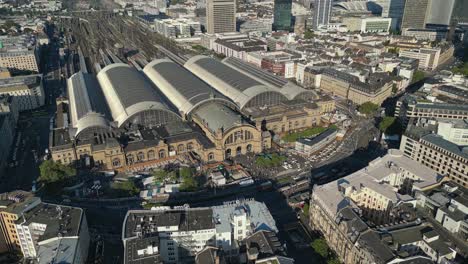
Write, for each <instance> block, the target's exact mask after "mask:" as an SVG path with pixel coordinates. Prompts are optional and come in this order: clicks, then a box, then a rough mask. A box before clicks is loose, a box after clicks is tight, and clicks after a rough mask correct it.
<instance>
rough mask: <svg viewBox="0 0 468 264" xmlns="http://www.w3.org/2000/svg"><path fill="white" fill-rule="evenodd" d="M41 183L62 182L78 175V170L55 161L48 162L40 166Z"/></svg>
mask: <svg viewBox="0 0 468 264" xmlns="http://www.w3.org/2000/svg"><path fill="white" fill-rule="evenodd" d="M39 171H40V174H41V175H40V176H39V181H41V182H46V183H52V182H58V181H62V180H64V179H67V178H70V177H72V176H74V175H76V170H75V169H74V168H72V167H70V166H67V165H63V164H61V163H58V162H54V161H53V160H46V161H44V162H42V164H41V165H40V166H39Z"/></svg>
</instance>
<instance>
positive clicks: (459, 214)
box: [415, 182, 468, 240]
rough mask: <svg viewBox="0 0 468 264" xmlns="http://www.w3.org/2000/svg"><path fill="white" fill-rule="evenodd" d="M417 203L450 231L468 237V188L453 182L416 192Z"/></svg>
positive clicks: (464, 237) (463, 237)
mask: <svg viewBox="0 0 468 264" xmlns="http://www.w3.org/2000/svg"><path fill="white" fill-rule="evenodd" d="M415 197H416V198H417V199H418V201H417V205H418V206H420V207H421V208H423V209H424V210H425V211H426V212H427V213H428V214H429V215H430V216H431V217H432V218H433V219H435V220H436V221H437V222H439V223H440V224H441V225H442V226H443V227H444V228H445V229H447V230H448V231H449V232H451V233H453V234H456V235H458V236H460V237H461V238H462V239H464V240H466V239H468V190H467V189H466V188H464V187H462V186H460V185H458V184H455V183H453V182H446V183H444V184H443V185H442V186H440V187H439V188H436V189H433V190H430V191H427V192H416V194H415Z"/></svg>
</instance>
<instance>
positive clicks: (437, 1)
mask: <svg viewBox="0 0 468 264" xmlns="http://www.w3.org/2000/svg"><path fill="white" fill-rule="evenodd" d="M431 2H432V3H431V10H430V12H429V17H428V18H427V21H426V24H435V25H445V26H448V25H450V19H451V17H452V12H453V8H454V6H455V0H432V1H431Z"/></svg>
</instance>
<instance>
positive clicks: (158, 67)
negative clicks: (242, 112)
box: [143, 59, 237, 115]
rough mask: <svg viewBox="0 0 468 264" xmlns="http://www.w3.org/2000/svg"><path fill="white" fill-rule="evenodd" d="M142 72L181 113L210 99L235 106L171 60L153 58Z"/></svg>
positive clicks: (186, 113) (190, 110)
mask: <svg viewBox="0 0 468 264" xmlns="http://www.w3.org/2000/svg"><path fill="white" fill-rule="evenodd" d="M143 72H144V73H145V74H146V76H148V78H149V79H150V80H151V81H152V82H153V83H154V84H155V85H156V86H157V87H158V89H159V90H160V91H161V92H162V93H163V94H164V95H165V96H166V97H167V98H168V99H169V100H170V101H171V102H172V104H174V106H175V107H177V109H179V111H180V112H181V113H182V114H183V115H188V114H190V113H191V112H192V111H193V110H194V109H196V108H197V107H199V106H200V105H202V104H205V103H207V102H212V101H219V102H221V103H223V104H228V105H230V106H231V107H234V108H236V107H237V106H236V105H235V104H234V103H233V102H231V101H230V100H229V99H228V98H226V97H225V96H224V95H222V94H221V93H219V92H218V91H217V90H215V89H213V88H212V87H211V86H209V85H208V84H206V83H205V82H203V81H202V80H200V79H199V78H198V77H196V76H195V75H193V73H191V72H190V71H188V70H187V69H185V68H184V67H182V66H180V65H178V64H176V63H175V62H173V61H170V60H167V59H158V60H154V61H152V62H151V63H149V64H148V65H146V66H145V68H144V69H143Z"/></svg>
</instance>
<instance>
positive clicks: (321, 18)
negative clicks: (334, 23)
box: [312, 0, 332, 29]
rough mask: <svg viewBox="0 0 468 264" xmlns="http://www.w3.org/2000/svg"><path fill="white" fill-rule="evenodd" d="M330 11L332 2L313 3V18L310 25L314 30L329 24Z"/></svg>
mask: <svg viewBox="0 0 468 264" xmlns="http://www.w3.org/2000/svg"><path fill="white" fill-rule="evenodd" d="M331 10H332V0H315V1H314V17H313V25H312V26H313V28H314V29H318V28H319V27H320V26H326V25H328V23H330V14H331Z"/></svg>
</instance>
